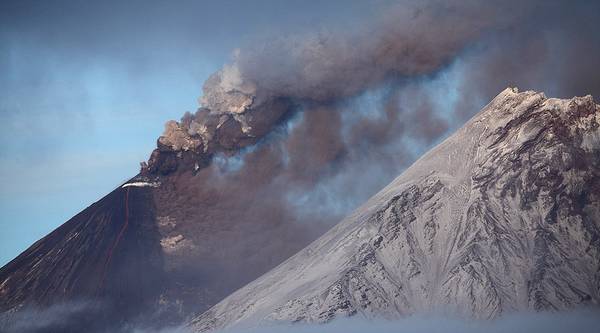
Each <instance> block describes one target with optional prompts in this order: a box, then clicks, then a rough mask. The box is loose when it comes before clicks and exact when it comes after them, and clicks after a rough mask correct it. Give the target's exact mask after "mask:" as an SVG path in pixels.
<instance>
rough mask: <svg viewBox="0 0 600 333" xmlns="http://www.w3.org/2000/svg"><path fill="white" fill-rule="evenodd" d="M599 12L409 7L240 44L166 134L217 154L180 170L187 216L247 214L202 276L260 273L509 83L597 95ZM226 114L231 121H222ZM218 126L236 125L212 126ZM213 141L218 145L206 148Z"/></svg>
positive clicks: (222, 218) (237, 280)
mask: <svg viewBox="0 0 600 333" xmlns="http://www.w3.org/2000/svg"><path fill="white" fill-rule="evenodd" d="M598 7H600V6H599V5H598V4H594V3H586V2H570V3H562V4H546V3H545V2H542V1H530V2H527V3H526V4H522V3H521V2H516V1H503V2H501V3H482V2H479V1H472V2H471V1H467V2H465V1H454V2H447V1H428V2H401V3H398V4H396V5H394V6H391V7H390V8H386V9H385V10H384V12H385V14H382V15H381V16H380V17H377V18H375V19H374V21H373V22H372V23H373V24H371V25H365V26H360V27H357V28H356V29H353V30H351V31H349V32H339V31H330V32H319V33H315V34H312V35H310V34H309V35H300V36H286V37H281V38H271V39H268V41H267V42H263V43H261V42H255V43H254V44H252V45H248V46H246V47H243V48H241V49H239V50H236V52H235V54H234V58H233V61H232V63H231V64H228V65H226V66H224V68H223V69H222V70H221V71H219V72H217V73H215V74H214V75H213V76H212V77H211V78H209V80H207V82H206V83H205V86H204V93H203V96H202V98H201V99H200V102H201V104H202V105H203V108H201V109H200V110H199V111H198V112H197V113H196V114H195V115H192V114H187V115H186V116H184V118H183V119H182V121H181V123H179V124H174V123H171V124H170V125H169V127H168V130H167V132H166V133H165V137H163V138H161V140H163V143H164V144H166V145H170V146H172V147H176V148H177V149H179V150H184V151H185V150H186V149H188V148H189V149H192V150H193V149H198V150H203V149H204V151H206V149H209V150H210V149H213V150H212V151H211V155H210V156H211V158H212V161H213V163H210V164H209V165H208V166H207V167H206V168H201V169H200V170H199V171H198V174H197V175H196V176H195V177H194V179H195V180H193V182H191V181H188V180H187V179H186V178H182V177H180V178H179V181H182V182H184V183H183V184H179V185H178V186H179V188H180V189H181V188H187V189H188V190H187V191H193V193H194V194H195V197H196V198H195V201H194V203H193V204H190V203H187V206H193V207H194V208H189V207H188V208H185V209H187V210H184V211H185V212H186V214H188V215H189V216H201V217H202V218H203V219H205V220H207V221H209V220H210V221H212V223H214V224H217V225H218V224H227V223H231V222H230V221H243V222H236V223H237V224H238V225H237V226H236V227H235V228H238V229H236V230H235V233H237V234H238V237H237V238H236V239H238V240H239V239H243V241H241V242H237V241H236V242H231V244H228V248H227V249H223V248H222V246H221V244H220V243H219V241H217V240H223V239H227V238H226V237H219V236H215V235H213V236H215V237H214V239H216V240H212V242H214V244H212V245H211V244H210V242H211V240H204V243H205V244H209V245H206V246H207V248H211V251H213V253H218V256H222V257H223V258H227V259H226V260H223V261H224V262H226V263H225V264H223V265H224V267H218V268H214V271H215V272H213V273H209V272H206V271H204V272H202V274H203V276H207V275H209V276H210V275H211V274H213V275H214V277H215V279H218V280H219V281H220V282H221V283H223V284H224V285H226V286H225V287H223V289H224V290H228V291H231V290H233V289H235V288H237V287H239V286H241V285H242V284H244V283H246V282H249V281H250V280H252V279H254V278H255V277H257V276H258V275H260V274H262V273H264V272H265V271H267V270H268V269H269V268H271V267H273V266H274V265H276V264H278V263H279V262H281V261H282V260H284V259H285V258H288V257H289V256H291V255H292V254H294V253H295V252H296V251H298V250H299V249H300V248H302V247H303V246H305V245H307V244H308V243H309V242H310V241H311V240H313V239H315V238H316V237H317V236H319V235H320V234H322V233H323V232H324V231H325V230H327V229H328V228H329V227H331V226H332V225H333V224H334V223H336V222H338V221H339V220H340V219H341V218H342V217H343V216H344V215H346V214H348V213H349V211H350V210H352V209H354V208H356V207H357V206H358V205H359V204H360V203H362V202H364V201H365V200H366V199H368V197H370V196H371V195H373V194H374V193H375V192H376V191H377V190H378V189H380V188H382V187H383V186H384V185H386V184H387V183H389V182H390V181H391V180H392V179H393V178H394V177H395V176H397V175H398V174H399V173H400V172H401V171H402V170H403V169H404V168H406V167H407V166H408V165H409V164H410V163H412V162H413V161H414V160H415V159H416V158H417V157H418V156H419V155H421V154H422V153H423V152H424V151H425V150H426V149H428V148H430V147H431V146H432V145H433V144H435V143H437V142H439V141H440V140H441V138H443V137H444V136H446V135H448V133H450V132H451V131H453V130H455V129H456V128H457V127H459V126H460V125H462V124H463V123H464V121H465V120H466V119H468V118H469V117H471V116H472V115H473V114H474V113H475V112H477V111H478V110H479V109H481V107H482V106H483V105H485V103H487V102H488V101H489V100H491V99H492V97H493V96H495V95H496V94H497V93H498V92H500V91H501V90H503V89H504V88H505V87H507V86H518V87H519V88H521V89H534V90H539V91H545V92H546V93H547V94H548V95H551V96H557V97H564V96H572V95H585V94H589V93H592V94H595V95H596V96H600V76H598V75H597V72H596V71H595V69H597V68H600V37H599V35H597V31H600V21H599V20H596V18H595V17H594V14H593V13H597V12H598V9H600V8H598ZM281 101H285V102H283V103H280V104H277V103H279V102H281ZM273 110H277V111H273ZM210 115H212V117H213V118H207V117H209V116H210ZM222 115H229V117H230V118H231V119H235V122H233V121H231V122H227V121H225V122H223V121H222V120H218V119H223V118H218V117H222ZM206 119H208V120H206ZM228 119H229V118H228ZM231 119H230V120H231ZM236 122H237V123H236ZM221 124H225V125H223V126H222V127H223V128H225V127H228V128H233V129H234V130H231V131H230V132H227V131H224V134H223V133H222V134H215V132H214V131H215V128H219V127H218V126H221ZM226 124H234V125H235V126H237V127H235V126H233V127H232V126H229V125H227V126H226ZM211 126H212V127H211ZM256 128H259V129H258V130H256ZM253 131H256V132H255V133H253ZM228 133H233V134H228ZM249 138H250V140H249ZM217 140H220V141H219V142H222V143H219V145H220V146H218V147H219V148H218V149H217V148H211V147H213V146H212V145H213V144H214V142H215V141H217ZM182 147H184V148H182ZM236 151H237V152H236ZM201 154H202V153H201ZM202 156H203V155H202ZM186 182H189V183H186ZM181 207H183V204H182V205H181ZM182 209H183V208H182ZM190 209H196V210H197V212H196V213H195V214H197V215H194V214H192V213H187V212H188V211H189V210H190ZM172 214H173V215H176V214H177V212H175V211H174V212H172ZM182 214H183V213H182ZM232 258H234V259H232ZM212 259H214V258H212ZM202 266H205V267H208V266H210V267H215V264H214V261H208V262H207V263H206V265H202ZM223 272H226V273H225V274H224V273H223ZM223 276H228V277H229V279H230V280H231V281H226V280H227V279H225V278H223Z"/></svg>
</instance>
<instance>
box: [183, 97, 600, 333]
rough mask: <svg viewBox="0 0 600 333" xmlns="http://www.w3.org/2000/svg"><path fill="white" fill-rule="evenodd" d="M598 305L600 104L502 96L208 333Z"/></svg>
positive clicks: (224, 304) (202, 319)
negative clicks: (275, 325)
mask: <svg viewBox="0 0 600 333" xmlns="http://www.w3.org/2000/svg"><path fill="white" fill-rule="evenodd" d="M599 301H600V106H598V105H597V104H595V103H594V101H593V99H592V97H591V96H586V97H576V98H573V99H570V100H562V99H553V98H546V97H545V96H544V94H543V93H537V92H533V91H527V92H521V93H519V92H518V91H517V90H516V89H514V88H509V89H506V90H504V91H503V92H502V93H501V94H500V95H498V96H497V97H496V98H495V99H494V100H493V101H492V102H491V103H490V104H489V105H487V106H486V107H485V108H484V109H483V110H482V111H481V112H480V113H479V114H477V115H476V116H475V117H474V118H473V119H472V120H470V121H469V122H468V123H467V124H466V125H465V126H464V127H463V128H461V129H460V130H459V131H457V133H455V134H454V135H453V136H451V137H450V138H448V139H447V140H445V141H444V142H442V143H441V144H440V145H438V146H437V147H435V148H434V149H432V150H431V151H430V152H429V153H427V154H426V155H425V156H423V157H422V158H421V159H419V160H418V161H417V162H416V163H415V164H413V165H412V166H411V167H410V168H409V169H407V170H406V171H405V172H404V173H403V174H402V175H400V176H399V177H398V178H397V179H395V180H394V181H393V182H392V183H391V184H390V185H388V186H387V187H386V188H384V189H383V190H382V191H381V192H379V193H378V194H377V195H375V196H374V197H373V198H371V199H370V200H369V201H367V202H366V203H365V204H364V205H363V206H362V207H360V208H359V209H357V210H356V211H355V212H354V213H352V214H351V215H350V216H348V217H347V218H346V219H344V220H343V221H342V222H341V223H339V224H338V225H337V226H335V227H334V228H333V229H332V230H330V231H329V232H327V233H326V234H325V235H323V236H322V237H320V238H319V239H317V240H316V241H315V242H313V243H312V244H311V245H310V246H308V247H307V248H305V249H304V250H302V251H301V252H299V253H298V254H296V255H295V256H293V257H292V258H290V259H288V260H287V261H285V262H284V263H282V264H281V265H279V266H278V267H276V268H275V269H273V270H272V271H270V272H268V273H267V274H265V275H263V276H262V277H260V278H258V279H257V280H255V281H253V282H252V283H250V284H249V285H247V286H245V287H244V288H241V289H239V290H238V291H236V292H235V293H233V294H232V295H230V296H229V297H227V298H226V299H225V300H223V301H221V302H220V303H218V304H217V305H216V306H214V307H213V308H211V309H210V310H209V311H207V312H205V313H203V314H201V315H199V316H198V317H196V318H195V319H194V320H193V321H192V322H191V323H190V326H191V327H192V328H193V329H195V330H198V331H206V330H213V329H222V328H232V327H253V326H258V325H262V324H266V323H272V322H320V323H323V322H328V321H330V320H332V319H334V318H336V317H343V316H352V315H357V314H360V315H362V316H365V317H368V318H370V317H382V318H398V317H403V316H407V315H411V314H415V313H421V312H429V311H447V312H452V313H455V314H456V313H458V314H461V315H466V316H472V317H476V318H494V317H498V316H500V315H502V314H505V313H511V312H516V311H524V310H536V311H537V310H564V309H569V308H574V307H579V306H585V305H597V304H598V302H599Z"/></svg>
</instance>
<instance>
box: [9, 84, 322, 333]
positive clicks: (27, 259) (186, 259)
mask: <svg viewBox="0 0 600 333" xmlns="http://www.w3.org/2000/svg"><path fill="white" fill-rule="evenodd" d="M215 80H216V81H215ZM219 80H220V76H219V74H216V76H214V77H212V78H211V80H209V81H208V82H207V86H205V97H206V98H207V99H208V102H207V105H208V106H209V107H210V108H209V107H202V108H200V109H199V110H198V111H197V112H196V113H195V115H191V114H188V115H186V116H184V118H183V119H182V121H181V122H180V123H177V122H174V121H172V122H169V123H167V125H166V129H165V133H164V135H163V136H161V137H160V138H159V140H158V143H157V149H155V150H154V152H153V153H152V155H151V157H150V159H149V161H148V164H144V165H143V166H142V170H141V172H140V174H139V175H137V176H136V177H134V178H132V179H131V180H130V181H129V182H127V183H126V184H125V185H124V186H123V187H120V188H118V189H116V190H115V191H113V192H112V193H110V194H109V195H107V196H106V197H104V198H103V199H102V200H100V201H99V202H97V203H95V204H93V205H92V206H90V207H89V208H87V209H85V210H84V211H83V212H81V213H80V214H78V215H77V216H75V217H74V218H72V219H71V220H69V221H68V222H67V223H65V224H64V225H62V226H61V227H60V228H58V229H57V230H55V231H54V232H52V233H51V234H50V235H48V236H47V237H45V238H43V239H42V240H40V241H39V242H37V243H36V244H34V245H33V246H32V247H31V248H30V249H28V250H27V251H25V252H24V253H22V254H21V255H20V256H19V257H17V258H16V259H15V260H13V261H12V262H10V263H9V264H7V265H6V266H5V267H3V268H2V269H1V270H0V293H1V294H0V295H1V296H2V298H1V301H0V312H6V311H8V312H11V313H12V312H15V311H16V310H18V309H21V308H27V307H36V308H42V309H44V308H47V307H49V306H52V305H57V304H62V303H72V302H78V301H85V302H92V303H94V304H99V305H98V306H96V307H94V309H93V310H94V311H92V310H89V311H84V313H85V314H86V316H85V317H86V318H84V319H83V321H84V322H86V323H87V324H89V323H90V322H98V323H99V325H100V324H102V323H109V324H110V325H118V326H122V325H121V324H123V323H125V324H130V323H132V322H135V321H136V320H137V319H140V320H143V321H144V322H145V323H147V321H148V320H150V321H153V322H154V323H156V324H158V325H164V324H175V323H178V322H180V321H181V320H183V319H185V318H186V316H188V315H189V314H191V313H195V312H197V311H203V310H205V309H208V308H209V307H210V306H212V305H214V304H215V303H216V302H218V301H220V300H221V299H223V298H224V297H225V296H227V295H228V294H229V293H231V292H232V291H234V290H235V289H237V288H239V287H241V286H243V285H244V284H246V283H248V282H250V281H252V280H253V279H255V278H256V277H258V276H260V275H261V274H263V273H264V272H266V271H268V270H269V269H270V268H272V267H274V266H275V265H277V264H279V263H280V262H282V261H283V260H285V259H286V258H288V257H289V256H291V255H292V254H294V253H295V252H296V251H298V250H300V249H301V248H302V247H304V246H306V245H307V244H308V243H309V242H310V241H311V240H313V239H315V238H316V237H318V236H319V234H320V232H319V229H318V228H314V227H311V228H310V231H309V228H308V227H307V226H300V225H298V224H296V223H293V222H294V221H291V219H290V218H289V215H288V214H287V212H285V211H281V209H279V210H277V209H275V208H276V207H277V205H276V204H273V205H271V204H270V203H269V202H268V199H265V196H263V195H261V193H256V192H251V191H240V189H239V188H238V187H237V182H236V181H231V182H229V183H228V184H229V186H223V185H222V184H221V183H219V182H218V181H216V182H215V181H214V179H215V178H218V177H219V174H218V172H215V168H212V167H211V166H213V165H214V163H212V162H213V160H214V159H215V156H217V155H231V154H234V153H236V152H237V151H239V150H240V149H242V148H244V147H248V146H251V145H254V144H256V143H257V142H259V141H260V140H261V139H262V138H263V137H264V136H265V135H267V134H268V133H269V132H270V131H271V130H272V129H273V128H274V127H276V126H277V125H278V124H280V123H281V122H282V121H284V120H285V119H286V116H287V114H288V113H289V112H290V110H291V109H292V106H291V103H289V101H284V100H277V99H276V100H271V101H269V102H265V103H261V104H260V105H254V104H253V103H254V98H253V97H252V96H248V95H246V94H244V93H241V92H239V91H222V87H221V85H219V84H218V83H219V82H220V81H219ZM213 81H214V82H213ZM263 158H268V156H263ZM251 172H253V173H252V174H244V175H240V177H245V179H246V183H247V181H248V179H250V180H251V181H255V182H257V184H258V183H259V182H260V181H268V180H269V179H270V174H269V173H268V170H252V171H251ZM259 187H260V186H259ZM233 198H234V199H233ZM277 199H279V198H277ZM259 202H260V204H257V203H259ZM267 217H268V218H267ZM324 227H325V226H323V228H324ZM322 231H324V230H322ZM76 326H77V323H75V326H73V327H76ZM100 326H102V325H100ZM69 328H72V327H71V326H69Z"/></svg>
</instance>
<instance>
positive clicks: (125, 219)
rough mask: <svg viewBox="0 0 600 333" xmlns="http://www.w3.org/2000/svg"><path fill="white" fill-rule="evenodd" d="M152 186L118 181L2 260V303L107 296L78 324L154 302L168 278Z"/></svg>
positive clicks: (8, 306)
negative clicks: (6, 260)
mask: <svg viewBox="0 0 600 333" xmlns="http://www.w3.org/2000/svg"><path fill="white" fill-rule="evenodd" d="M134 184H135V183H134ZM151 191H152V188H151V187H147V186H145V187H140V186H127V185H124V186H123V187H119V188H117V189H116V190H114V191H113V192H111V193H110V194H108V195H107V196H106V197H104V198H102V199H101V200H100V201H98V202H96V203H95V204H93V205H91V206H90V207H88V208H87V209H85V210H84V211H82V212H81V213H79V214H77V215H76V216H74V217H73V218H72V219H70V220H69V221H67V222H66V223H65V224H63V225H62V226H61V227H59V228H58V229H56V230H55V231H53V232H52V233H50V234H49V235H47V236H46V237H44V238H42V239H41V240H39V241H37V242H36V243H35V244H33V245H32V246H31V247H30V248H28V249H27V250H26V251H25V252H23V253H22V254H21V255H19V256H18V257H17V258H15V259H14V260H12V261H11V262H9V263H8V264H7V265H5V266H4V267H2V268H1V269H0V281H2V282H1V284H0V295H1V297H0V310H1V311H2V312H4V311H8V310H11V311H13V312H14V311H18V310H20V308H21V307H25V308H31V307H35V308H46V307H49V306H52V305H56V304H61V305H64V304H68V303H73V302H79V301H81V302H89V301H92V300H93V301H95V302H100V303H102V304H101V308H102V311H100V312H95V311H96V310H98V309H97V308H94V307H92V306H90V307H89V308H88V309H86V312H88V313H87V314H86V315H85V316H83V317H82V318H79V319H77V320H76V321H75V322H72V323H71V324H70V325H71V327H70V329H71V330H76V329H77V327H79V328H89V329H91V328H92V327H93V326H95V325H99V326H103V325H104V324H103V323H102V322H103V321H104V320H105V319H106V318H111V322H112V323H113V324H119V323H120V321H121V320H123V319H124V318H127V317H128V316H133V315H137V314H138V313H139V311H140V309H142V308H146V309H147V308H150V307H151V305H152V304H153V302H152V301H151V300H152V299H154V298H157V297H158V293H160V290H161V289H160V288H159V286H160V285H161V284H162V283H163V282H164V281H163V280H164V276H163V274H162V266H163V256H162V252H161V249H160V246H159V245H158V244H159V242H158V240H159V239H160V235H159V233H158V229H157V227H156V225H155V223H154V220H155V217H154V213H155V207H154V203H153V201H152V193H151Z"/></svg>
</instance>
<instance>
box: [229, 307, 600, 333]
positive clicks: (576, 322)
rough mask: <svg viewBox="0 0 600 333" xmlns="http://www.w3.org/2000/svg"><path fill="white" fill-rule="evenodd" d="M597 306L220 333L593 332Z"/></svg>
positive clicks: (598, 318)
mask: <svg viewBox="0 0 600 333" xmlns="http://www.w3.org/2000/svg"><path fill="white" fill-rule="evenodd" d="M598 325H600V316H598V312H597V309H593V310H579V311H572V312H562V313H550V312H542V313H526V314H510V315H505V316H503V317H501V318H499V319H496V320H492V321H469V320H465V319H460V318H456V317H448V316H440V315H416V316H411V317H407V318H404V319H399V320H389V321H386V320H366V319H359V318H349V319H339V320H335V321H333V322H331V323H328V324H320V325H302V324H298V325H296V324H294V325H274V326H271V327H262V328H258V329H247V330H235V329H234V330H226V331H223V332H224V333H278V332H289V333H312V332H315V333H317V332H318V333H338V332H339V333H342V332H343V333H364V332H376V333H438V332H439V333H479V332H482V333H483V332H486V333H538V332H539V333H566V332H595V331H596V330H597V328H598Z"/></svg>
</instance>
